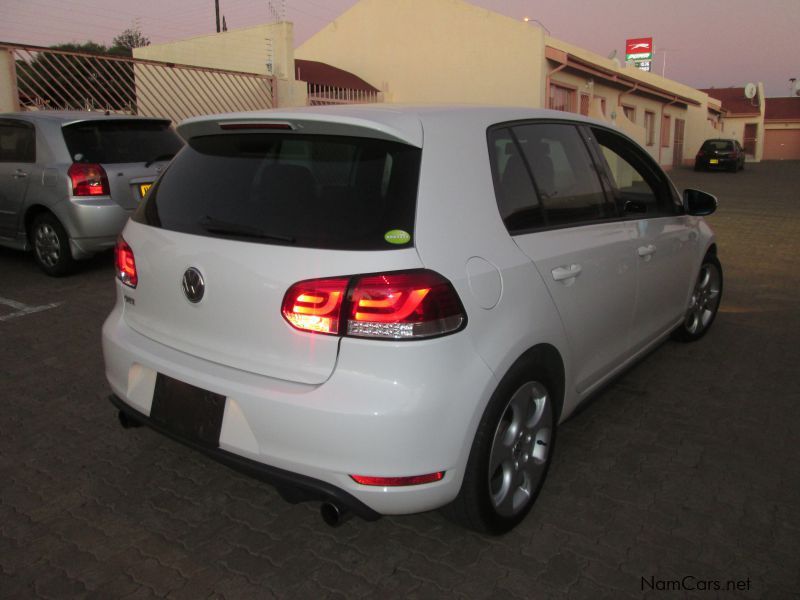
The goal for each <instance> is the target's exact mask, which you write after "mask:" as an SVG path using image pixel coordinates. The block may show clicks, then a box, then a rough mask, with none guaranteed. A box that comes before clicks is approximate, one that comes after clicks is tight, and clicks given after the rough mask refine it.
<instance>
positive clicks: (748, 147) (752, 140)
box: [743, 123, 758, 156]
mask: <svg viewBox="0 0 800 600" xmlns="http://www.w3.org/2000/svg"><path fill="white" fill-rule="evenodd" d="M757 135H758V125H756V124H755V123H748V124H747V125H745V126H744V144H743V146H744V153H745V154H746V155H747V156H755V155H756V139H757V138H756V136H757Z"/></svg>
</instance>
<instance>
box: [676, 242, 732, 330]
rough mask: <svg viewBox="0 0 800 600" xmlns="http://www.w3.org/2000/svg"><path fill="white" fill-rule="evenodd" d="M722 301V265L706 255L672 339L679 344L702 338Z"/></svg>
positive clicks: (713, 257) (712, 256)
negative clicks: (681, 321) (687, 304)
mask: <svg viewBox="0 0 800 600" xmlns="http://www.w3.org/2000/svg"><path fill="white" fill-rule="evenodd" d="M721 300H722V265H720V262H719V260H718V259H717V257H716V256H714V255H713V254H707V255H706V257H705V258H704V259H703V264H702V265H701V266H700V274H699V275H698V276H697V282H696V283H695V285H694V289H693V290H692V296H691V298H690V299H689V307H688V308H687V309H686V315H685V317H684V319H683V323H681V325H680V326H679V327H678V328H677V329H676V330H675V331H674V333H673V334H672V337H673V338H675V339H676V340H679V341H681V342H694V341H695V340H699V339H700V338H701V337H703V336H704V335H705V334H706V332H707V331H708V329H709V328H710V327H711V324H712V323H713V322H714V319H715V318H716V316H717V312H718V311H719V303H720V301H721Z"/></svg>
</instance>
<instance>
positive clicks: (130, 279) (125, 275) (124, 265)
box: [114, 236, 139, 288]
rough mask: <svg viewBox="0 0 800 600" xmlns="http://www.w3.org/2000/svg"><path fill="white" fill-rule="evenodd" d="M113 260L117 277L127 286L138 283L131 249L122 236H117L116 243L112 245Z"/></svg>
mask: <svg viewBox="0 0 800 600" xmlns="http://www.w3.org/2000/svg"><path fill="white" fill-rule="evenodd" d="M114 261H115V264H116V267H117V279H119V280H120V281H121V282H122V283H124V284H125V285H127V286H128V287H132V288H135V287H136V284H137V283H139V276H138V275H137V274H136V259H135V258H134V257H133V250H131V247H130V246H129V245H128V242H126V241H125V240H124V239H123V238H122V236H119V238H117V245H116V246H114Z"/></svg>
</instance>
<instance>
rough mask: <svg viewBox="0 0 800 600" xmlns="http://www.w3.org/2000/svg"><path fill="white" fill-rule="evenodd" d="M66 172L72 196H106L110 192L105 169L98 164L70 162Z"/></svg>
mask: <svg viewBox="0 0 800 600" xmlns="http://www.w3.org/2000/svg"><path fill="white" fill-rule="evenodd" d="M67 174H68V175H69V179H70V181H71V182H72V195H73V196H108V195H109V194H110V193H111V191H110V190H109V187H108V177H107V176H106V171H105V169H104V168H103V167H102V166H100V165H98V164H94V163H72V165H71V166H70V168H69V170H68V171H67Z"/></svg>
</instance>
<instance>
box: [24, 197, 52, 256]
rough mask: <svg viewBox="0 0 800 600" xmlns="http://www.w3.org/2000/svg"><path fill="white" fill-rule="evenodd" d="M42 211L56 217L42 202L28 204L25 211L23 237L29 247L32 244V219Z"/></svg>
mask: <svg viewBox="0 0 800 600" xmlns="http://www.w3.org/2000/svg"><path fill="white" fill-rule="evenodd" d="M42 213H50V214H51V215H53V216H54V217H56V218H57V219H58V217H57V216H56V214H55V213H54V212H53V211H52V210H50V209H49V208H47V207H46V206H43V205H42V204H33V205H31V206H29V207H28V209H27V210H26V211H25V218H24V226H25V237H26V238H27V240H28V244H29V245H30V247H32V246H33V240H32V239H31V238H30V235H31V226H32V225H33V222H34V220H36V217H38V216H39V215H40V214H42ZM59 221H60V219H59Z"/></svg>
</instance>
